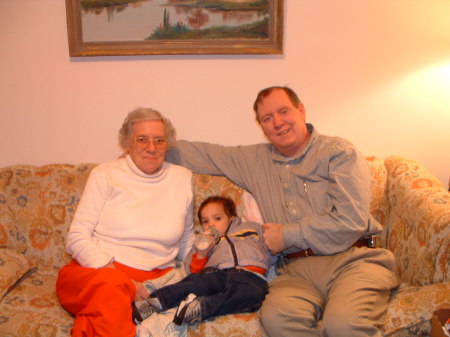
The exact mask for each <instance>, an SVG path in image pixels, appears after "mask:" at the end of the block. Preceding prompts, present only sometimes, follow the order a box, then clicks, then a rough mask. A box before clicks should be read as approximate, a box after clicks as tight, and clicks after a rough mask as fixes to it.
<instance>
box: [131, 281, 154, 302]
mask: <svg viewBox="0 0 450 337" xmlns="http://www.w3.org/2000/svg"><path fill="white" fill-rule="evenodd" d="M131 281H133V283H134V285H135V286H136V297H135V298H134V300H135V301H136V300H142V299H144V298H148V297H149V296H150V294H149V293H148V290H147V288H145V287H144V284H143V283H142V282H138V281H135V280H131Z"/></svg>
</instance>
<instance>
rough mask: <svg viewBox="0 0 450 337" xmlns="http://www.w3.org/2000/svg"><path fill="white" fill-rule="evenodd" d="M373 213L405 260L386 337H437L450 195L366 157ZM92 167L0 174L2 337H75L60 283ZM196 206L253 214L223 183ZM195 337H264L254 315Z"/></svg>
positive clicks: (393, 160)
mask: <svg viewBox="0 0 450 337" xmlns="http://www.w3.org/2000/svg"><path fill="white" fill-rule="evenodd" d="M367 161H368V163H369V165H370V167H371V170H372V172H373V175H374V178H375V179H374V180H375V182H374V185H373V199H372V205H371V207H372V213H373V214H374V216H375V217H376V218H377V219H378V220H379V221H380V222H381V223H382V224H383V226H384V232H383V237H384V243H385V245H386V247H387V248H389V249H390V250H392V251H393V253H394V254H395V256H396V258H397V270H396V272H397V274H398V276H399V277H400V280H401V282H402V283H401V286H400V287H399V288H398V289H397V290H396V291H395V292H394V294H393V296H392V299H391V301H390V304H389V307H388V311H387V314H386V317H385V321H384V325H383V326H381V331H382V332H383V334H384V335H385V336H396V337H406V336H429V335H430V319H431V315H432V312H433V311H434V310H436V309H438V308H442V307H448V306H450V268H449V251H450V194H449V193H448V192H447V191H446V190H445V189H444V188H443V186H442V185H441V184H440V183H439V182H438V181H437V180H436V179H435V178H434V177H433V176H432V175H431V174H430V173H429V172H428V171H426V170H425V169H424V168H423V167H422V166H421V165H420V164H418V163H416V162H414V161H412V160H409V159H407V158H403V157H399V156H390V157H387V158H384V159H382V158H375V157H368V158H367ZM94 166H95V165H94V164H81V165H63V164H55V165H47V166H41V167H35V166H10V167H5V168H2V169H0V336H8V337H13V336H45V337H56V336H58V337H59V336H68V335H69V334H70V329H71V326H72V322H73V318H72V316H71V315H70V314H69V313H67V312H66V311H65V310H64V309H63V308H62V307H61V306H60V305H59V303H58V299H57V298H56V295H55V280H56V277H57V273H58V270H59V268H61V266H63V265H64V264H65V263H66V262H68V261H69V259H70V257H69V256H68V255H67V254H66V253H65V252H64V245H65V236H66V232H67V230H68V227H69V225H70V222H71V219H72V217H73V214H74V211H75V209H76V207H77V204H78V202H79V198H80V194H81V192H82V190H83V186H84V184H85V182H86V179H87V177H88V175H89V172H90V170H91V169H92V168H93V167H94ZM194 177H195V195H196V207H198V206H199V203H200V201H201V200H203V199H204V198H205V197H206V196H208V195H211V194H223V195H228V196H231V197H232V198H233V199H234V200H235V201H236V202H237V205H238V211H239V212H240V214H241V215H243V216H245V215H246V214H247V213H248V212H249V208H248V207H244V205H247V206H248V203H245V202H244V200H245V199H248V198H246V197H245V195H246V194H245V193H244V191H243V190H242V189H240V188H238V187H237V186H235V185H234V184H232V183H231V182H230V181H228V180H227V179H225V178H223V177H213V176H208V175H195V176H194ZM188 335H189V336H190V337H197V336H208V337H209V336H228V337H242V336H260V335H261V334H260V332H259V327H258V320H257V316H256V314H238V315H228V316H222V317H219V318H216V319H215V320H212V321H207V322H203V323H201V324H198V325H196V326H192V327H190V328H189V330H188Z"/></svg>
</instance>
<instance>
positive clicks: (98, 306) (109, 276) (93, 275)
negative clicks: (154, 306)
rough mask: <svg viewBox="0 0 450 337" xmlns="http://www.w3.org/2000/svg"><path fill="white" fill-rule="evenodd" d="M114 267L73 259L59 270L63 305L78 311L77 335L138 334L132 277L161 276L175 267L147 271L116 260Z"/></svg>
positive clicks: (74, 331) (58, 286)
mask: <svg viewBox="0 0 450 337" xmlns="http://www.w3.org/2000/svg"><path fill="white" fill-rule="evenodd" d="M114 265H115V266H116V269H114V268H100V269H95V268H86V267H82V266H81V265H80V264H79V263H78V262H77V261H76V260H72V261H71V262H70V263H68V264H67V265H65V266H64V267H63V268H62V269H61V270H60V272H59V275H58V280H57V281H56V293H57V295H58V298H59V301H60V302H61V305H62V306H63V307H64V308H66V309H67V310H68V311H69V312H71V313H72V314H74V315H75V323H74V326H73V328H72V330H71V331H70V334H71V335H72V336H74V337H91V336H101V337H103V336H104V337H106V336H107V337H114V336H117V337H134V336H135V335H136V326H135V325H134V323H133V321H132V319H131V302H132V301H133V300H134V298H135V296H136V286H135V285H134V283H133V282H132V280H135V281H138V282H143V281H145V280H150V279H155V278H158V277H160V276H162V275H164V274H165V273H167V272H168V271H169V270H171V269H172V268H166V269H163V270H160V269H154V270H150V271H143V270H138V269H134V268H130V267H127V266H124V265H122V264H120V263H117V262H114Z"/></svg>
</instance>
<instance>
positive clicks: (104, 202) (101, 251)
mask: <svg viewBox="0 0 450 337" xmlns="http://www.w3.org/2000/svg"><path fill="white" fill-rule="evenodd" d="M191 180H192V173H191V172H190V171H189V170H187V169H185V168H183V167H181V166H178V165H173V164H170V163H167V162H164V163H163V166H162V168H161V169H160V170H159V171H158V172H157V173H155V174H152V175H148V174H145V173H143V172H142V171H141V170H139V169H138V168H137V166H136V165H135V164H134V162H133V161H132V159H131V158H130V157H129V156H128V155H127V156H126V157H125V158H120V159H117V160H114V161H111V162H108V163H104V164H100V165H98V166H97V167H95V168H94V169H93V170H92V172H91V174H90V176H89V179H88V181H87V183H86V186H85V189H84V192H83V196H82V198H81V200H80V203H79V205H78V208H77V211H76V213H75V216H74V218H73V221H72V224H71V226H70V230H69V233H68V234H67V252H68V253H70V254H72V257H73V258H74V259H76V260H77V261H78V262H79V263H80V264H81V265H82V266H85V267H91V268H100V267H104V266H106V265H107V264H108V263H110V262H112V261H117V262H119V263H122V264H124V265H127V266H129V267H132V268H136V269H141V270H151V269H154V268H161V269H162V268H166V267H168V266H173V265H174V259H175V258H176V257H178V258H179V259H180V260H183V259H184V257H185V256H186V255H187V253H188V252H189V250H190V248H191V246H192V243H193V241H194V232H193V193H192V183H191Z"/></svg>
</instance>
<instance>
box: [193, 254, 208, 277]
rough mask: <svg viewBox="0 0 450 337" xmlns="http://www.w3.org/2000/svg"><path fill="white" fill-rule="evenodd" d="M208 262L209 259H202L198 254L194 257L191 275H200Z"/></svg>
mask: <svg viewBox="0 0 450 337" xmlns="http://www.w3.org/2000/svg"><path fill="white" fill-rule="evenodd" d="M207 262H208V257H207V256H205V257H204V258H200V257H199V256H198V254H197V253H195V254H193V255H192V260H191V264H190V269H191V273H196V274H198V273H200V272H201V271H202V270H203V269H204V268H205V265H206V263H207Z"/></svg>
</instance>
